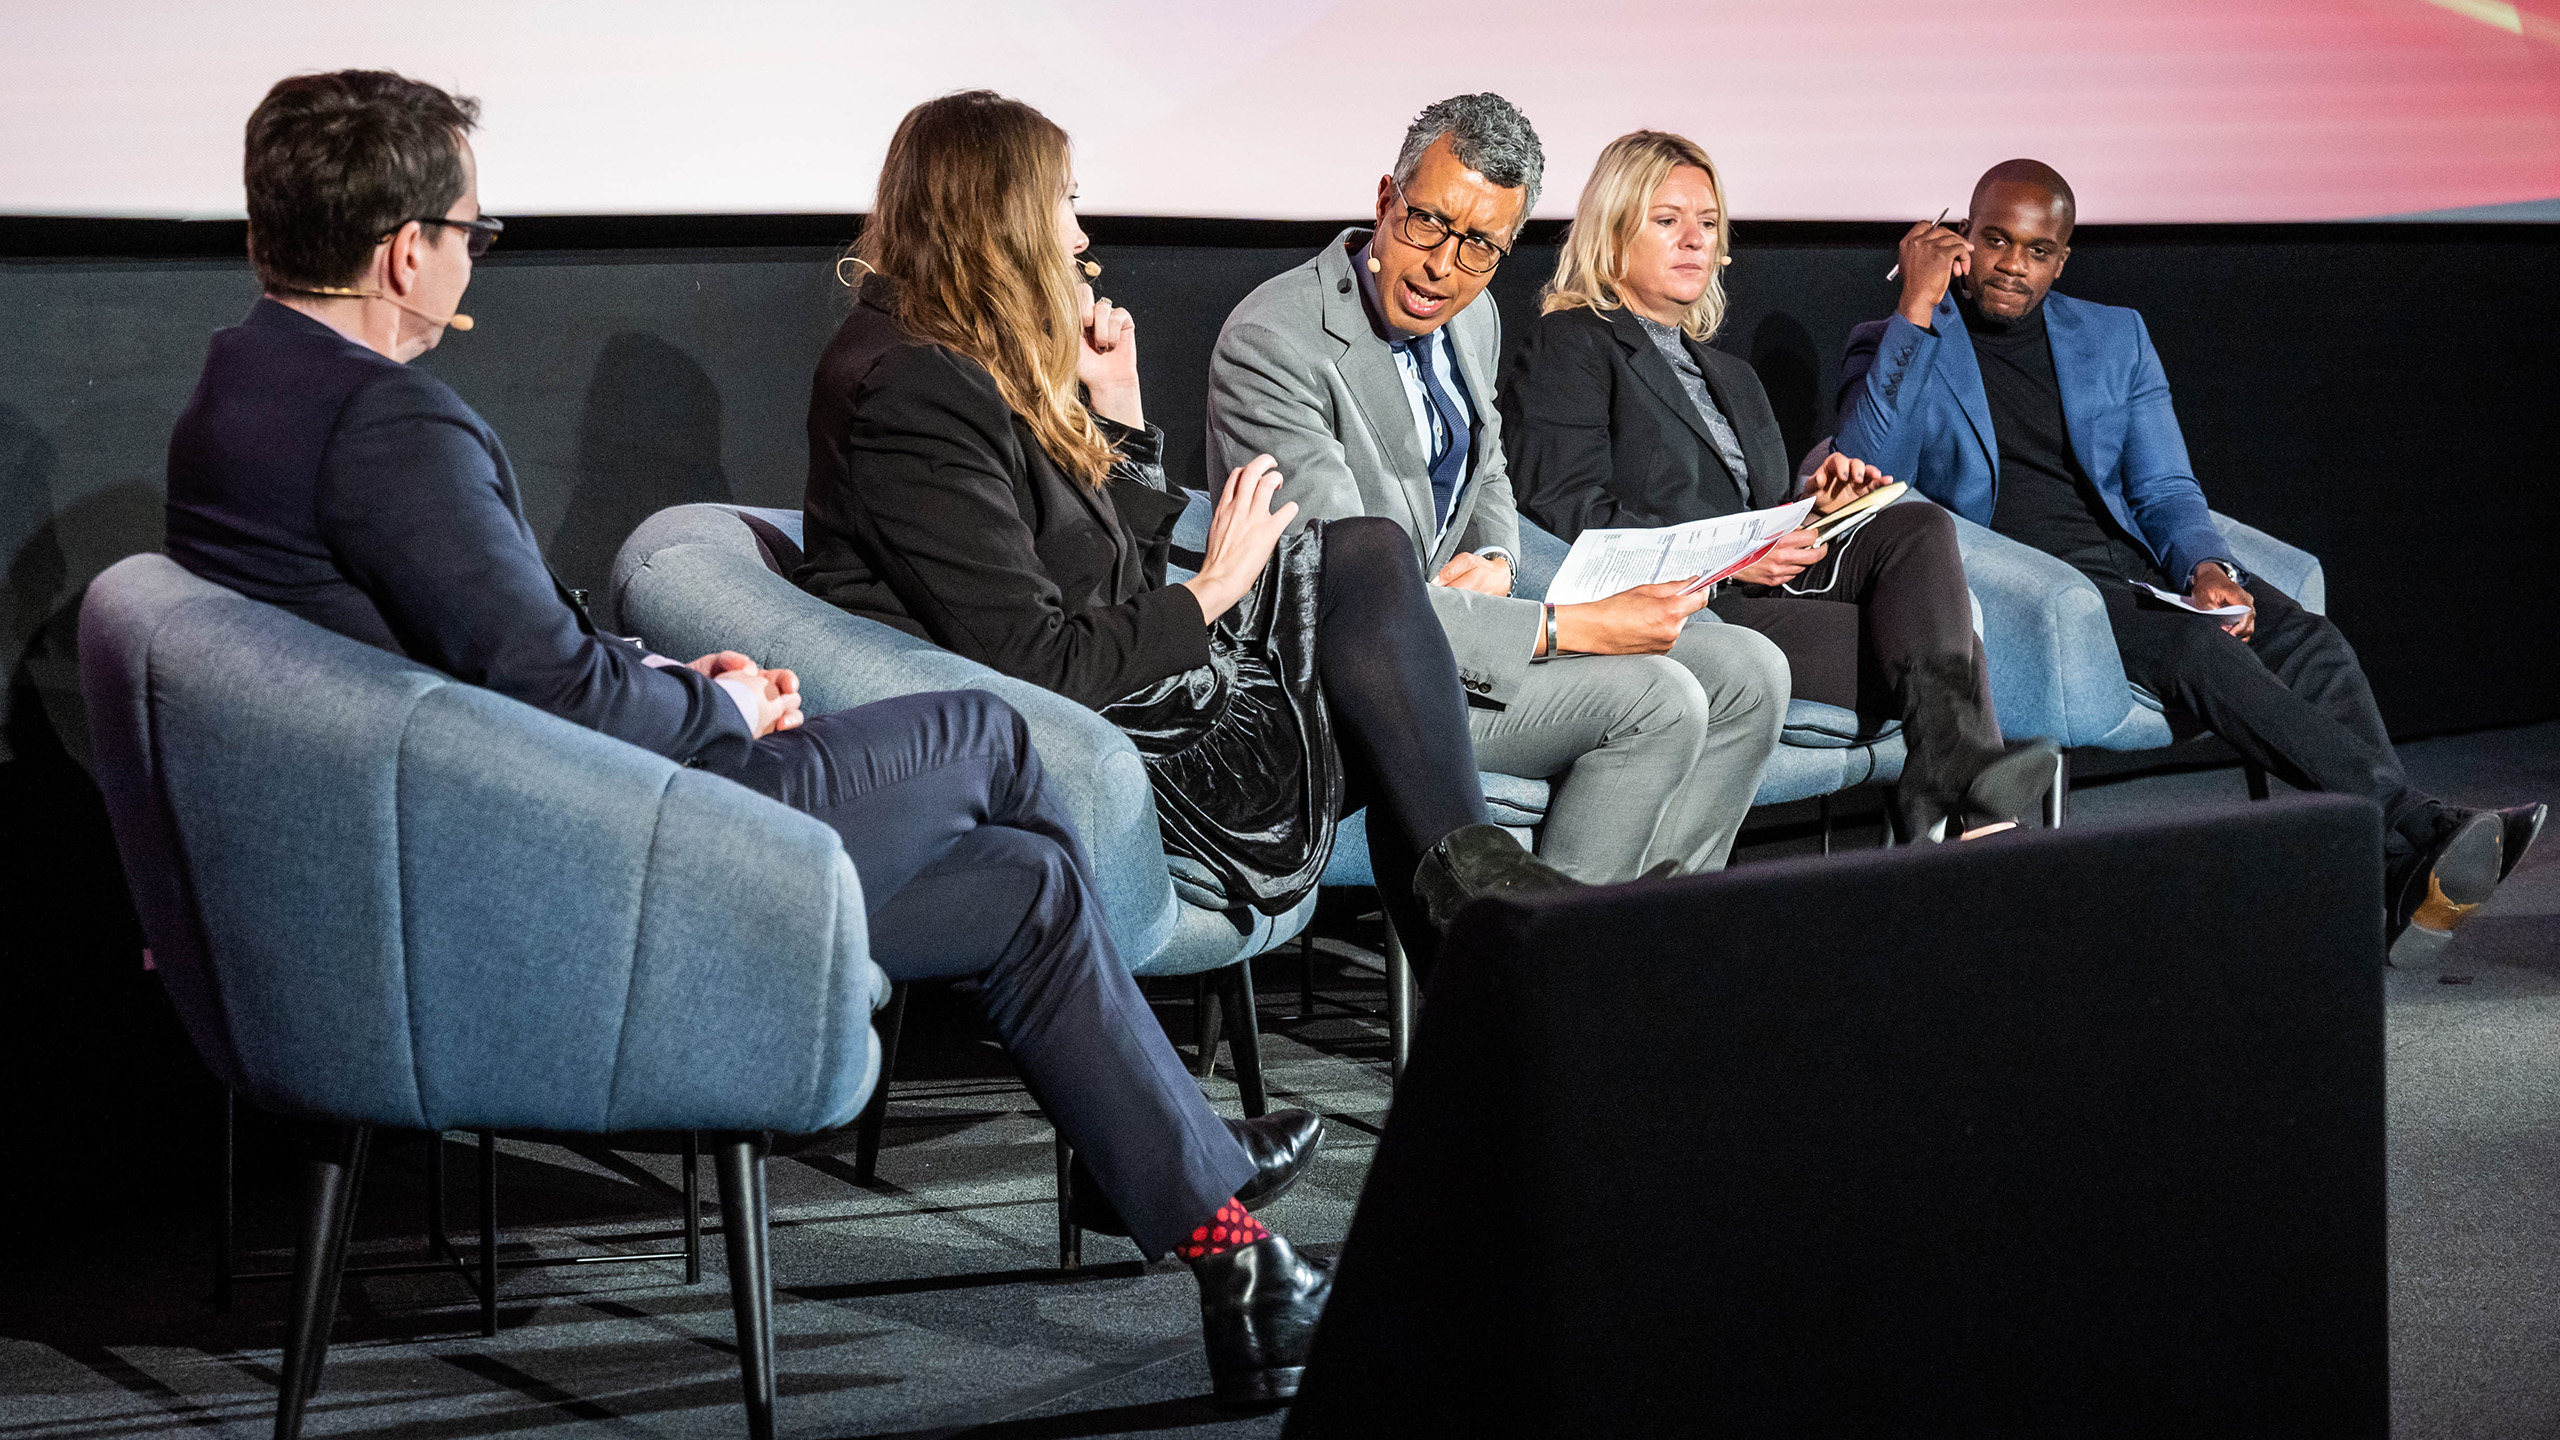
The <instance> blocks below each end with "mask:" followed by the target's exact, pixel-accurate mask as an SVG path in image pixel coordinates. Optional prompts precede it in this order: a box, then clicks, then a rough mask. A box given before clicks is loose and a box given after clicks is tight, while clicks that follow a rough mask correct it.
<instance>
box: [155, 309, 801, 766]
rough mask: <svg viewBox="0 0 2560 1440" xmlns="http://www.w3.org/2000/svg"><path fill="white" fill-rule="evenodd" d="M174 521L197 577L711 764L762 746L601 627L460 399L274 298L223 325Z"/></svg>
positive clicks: (198, 398)
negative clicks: (570, 586) (555, 568)
mask: <svg viewBox="0 0 2560 1440" xmlns="http://www.w3.org/2000/svg"><path fill="white" fill-rule="evenodd" d="M168 515H169V547H168V548H169V558H171V559H173V560H175V561H177V562H178V563H179V564H181V565H183V566H185V567H186V568H188V569H189V570H192V571H194V572H195V573H196V574H198V575H200V576H202V577H204V578H205V579H207V580H210V581H213V582H214V583H215V584H217V585H222V586H226V587H228V588H230V589H232V590H236V591H238V592H239V593H241V594H243V595H247V596H249V597H250V598H252V599H255V600H263V601H265V602H267V603H268V604H270V605H275V606H278V607H281V608H283V609H286V610H290V611H292V612H293V613H295V614H297V615H300V616H301V617H302V618H304V619H306V620H309V621H311V622H313V623H314V624H317V625H323V626H326V627H327V628H329V629H331V630H335V631H337V632H338V633H340V634H342V635H346V636H350V637H352V638H354V639H357V640H362V641H364V642H365V643H367V644H369V645H378V646H381V647H382V648H383V649H385V650H390V651H394V652H396V653H398V654H402V655H407V656H409V657H410V658H412V659H414V660H418V661H420V662H422V663H424V664H428V665H432V666H434V667H435V668H437V669H439V670H442V671H444V672H445V673H446V674H448V675H451V676H453V677H454V678H455V679H457V680H462V681H466V682H468V683H470V684H473V685H479V686H483V687H485V688H487V689H491V690H495V691H497V692H498V693H499V694H502V695H507V696H510V697H512V698H514V699H517V700H521V701H523V702H525V703H526V704H528V705H531V706H534V707H535V708H537V709H541V710H547V711H550V712H551V713H552V714H554V715H557V716H560V717H561V718H562V719H565V720H569V721H573V722H575V723H577V724H580V725H584V726H586V727H588V728H589V729H592V730H600V731H603V732H604V733H605V734H607V735H611V736H613V737H615V738H616V739H619V740H627V741H629V742H630V743H632V744H634V745H637V746H640V747H641V748H642V749H644V750H650V751H654V752H656V753H657V754H660V755H664V756H666V757H668V758H669V759H673V760H682V761H694V762H699V763H701V764H702V765H704V766H705V767H706V768H710V769H713V770H716V771H722V772H725V771H728V770H731V769H733V768H735V767H736V766H737V765H738V764H740V763H743V762H744V760H745V759H746V757H747V754H748V749H749V746H750V745H751V744H752V743H753V737H752V735H751V734H750V732H749V730H748V728H747V721H746V717H745V716H744V715H742V714H740V713H739V711H738V707H737V705H736V704H735V703H733V702H732V701H731V700H730V699H729V697H728V695H727V693H726V692H724V691H723V690H721V689H720V687H719V686H717V685H715V684H713V683H712V682H711V681H710V680H707V679H705V678H704V677H702V676H701V675H698V674H696V673H694V672H693V671H691V670H687V669H684V668H682V667H680V666H679V667H669V668H652V667H651V666H649V665H647V664H644V663H643V662H644V660H645V659H646V658H647V652H645V651H644V650H642V649H641V648H640V647H639V646H638V645H637V644H635V643H633V642H631V641H628V640H624V639H621V638H620V637H617V636H611V635H604V634H600V633H598V631H597V630H596V628H595V625H594V622H593V621H591V620H590V619H589V618H588V617H587V613H586V610H585V607H583V606H581V605H579V604H577V603H576V601H575V600H574V599H573V598H572V597H571V596H570V594H569V592H568V591H567V590H566V589H564V588H563V587H562V586H561V584H560V582H559V581H558V580H556V579H555V578H553V576H552V574H551V568H550V566H549V565H547V564H546V563H544V561H543V558H542V547H541V545H540V544H539V543H538V542H537V541H536V540H535V539H534V535H533V526H532V525H530V524H529V523H527V522H526V520H525V516H524V504H523V502H522V500H521V499H519V498H518V496H517V493H516V477H515V471H514V469H513V468H512V467H511V466H509V465H508V463H507V452H506V450H505V449H504V448H503V447H501V446H500V445H499V444H498V437H497V435H496V434H495V433H494V432H492V431H491V430H490V429H489V426H488V423H487V422H486V421H483V420H482V419H481V418H480V417H479V416H478V415H476V414H474V413H472V410H471V407H470V406H468V405H465V404H463V403H462V397H461V396H459V395H456V394H454V393H453V390H452V388H451V387H450V386H448V385H446V384H445V383H444V382H443V381H442V380H439V379H437V378H436V377H435V376H433V375H430V374H428V373H427V372H426V371H424V370H420V369H417V368H415V367H414V366H409V365H403V364H400V363H399V362H397V361H395V360H391V359H388V358H385V357H384V356H381V355H378V354H375V353H374V352H373V351H371V350H368V349H366V348H365V347H364V346H362V345H358V344H356V343H355V342H354V341H352V340H349V339H347V338H346V337H345V336H343V335H340V334H339V333H338V332H337V331H335V330H332V329H330V328H329V327H328V326H326V325H323V324H321V323H320V322H319V321H317V320H314V319H312V318H311V317H310V316H308V315H304V314H302V313H301V312H300V311H297V310H294V309H292V308H290V307H288V306H284V305H279V304H277V303H276V302H275V301H273V300H265V299H262V300H260V301H259V302H258V303H257V305H256V306H255V307H254V308H253V309H251V310H250V312H249V316H248V319H246V320H244V321H243V322H241V323H240V324H239V325H237V326H235V327H233V328H232V329H229V330H224V331H221V332H219V333H217V334H216V335H215V336H214V337H213V345H212V348H211V349H210V350H209V351H208V352H207V353H206V355H205V362H204V375H203V378H201V379H200V380H198V381H197V382H196V390H195V395H194V396H193V397H192V398H191V399H190V400H189V401H188V402H187V408H186V410H185V411H184V412H183V413H181V414H180V415H179V417H178V424H177V428H176V430H175V431H173V432H172V433H171V435H170V437H169V506H168Z"/></svg>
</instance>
